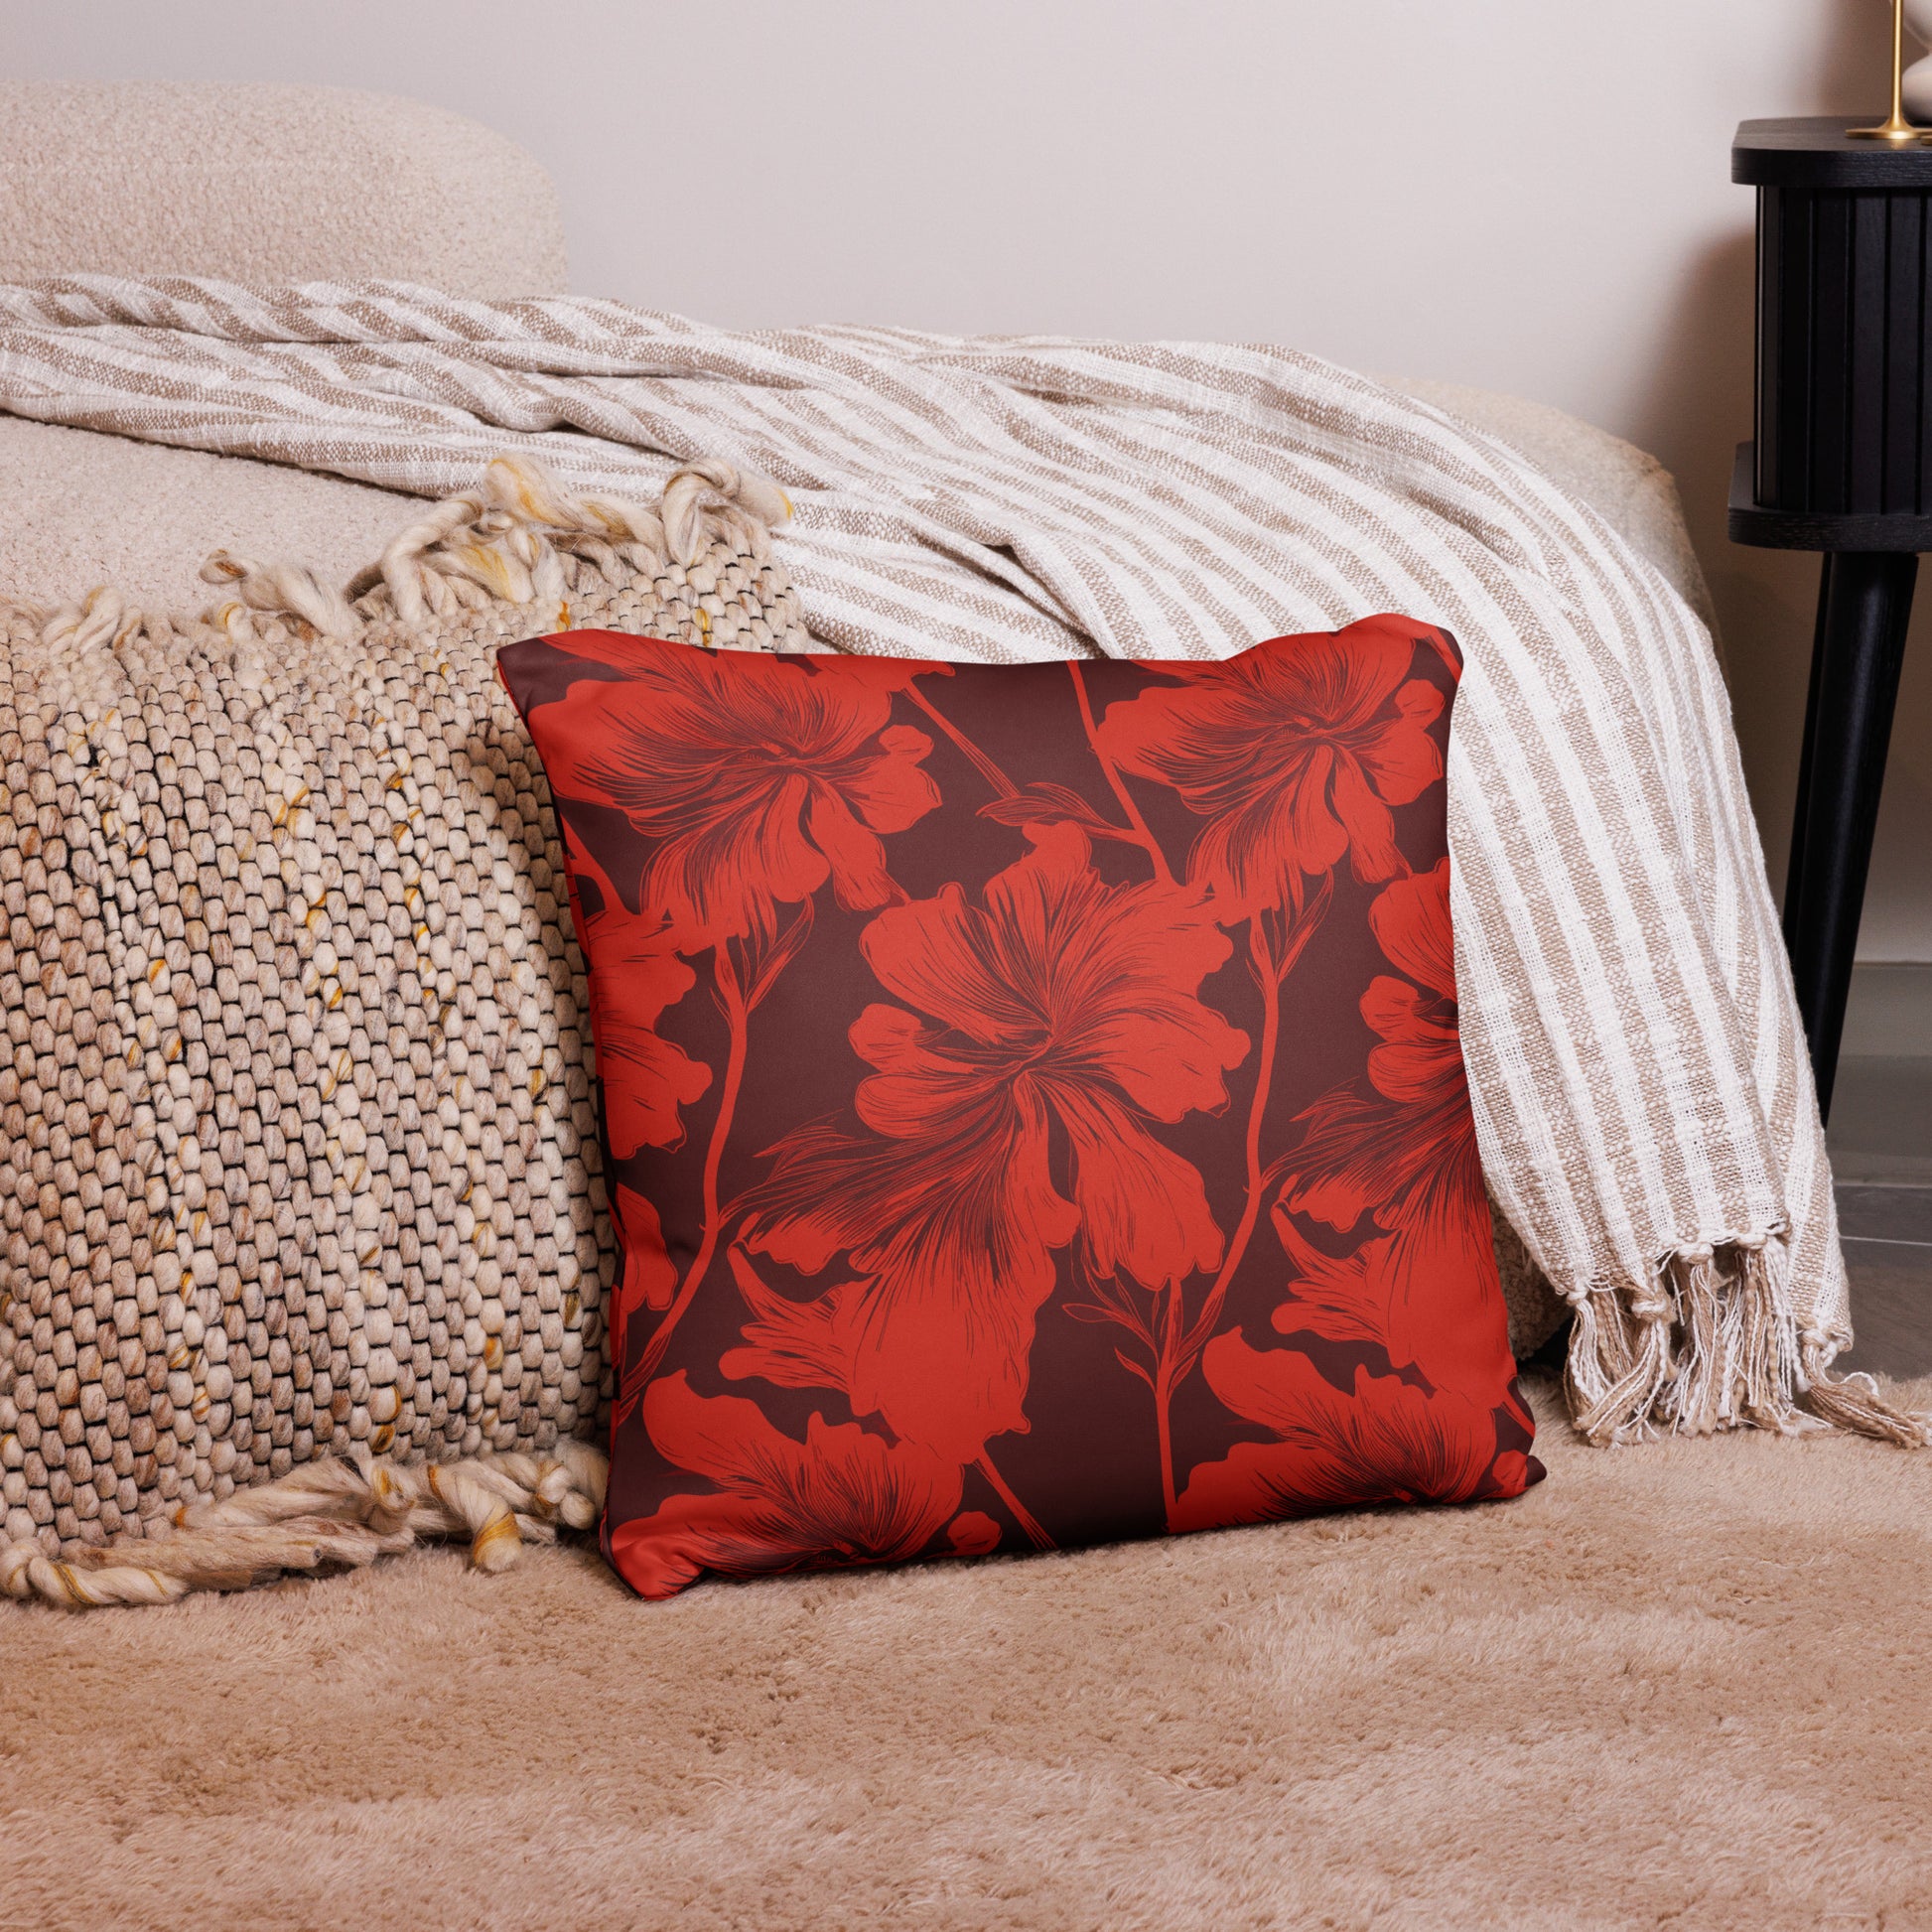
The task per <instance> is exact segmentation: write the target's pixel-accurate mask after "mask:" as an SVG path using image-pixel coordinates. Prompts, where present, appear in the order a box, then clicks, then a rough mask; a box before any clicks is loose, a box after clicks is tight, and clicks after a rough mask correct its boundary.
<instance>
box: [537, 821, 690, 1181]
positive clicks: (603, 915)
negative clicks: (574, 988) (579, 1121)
mask: <svg viewBox="0 0 1932 1932" xmlns="http://www.w3.org/2000/svg"><path fill="white" fill-rule="evenodd" d="M564 837H565V838H566V840H568V842H569V845H570V865H571V888H570V909H571V915H572V918H573V920H574V922H575V924H576V927H577V936H578V939H579V941H580V942H581V944H582V945H583V948H584V951H585V953H586V954H587V955H588V957H589V962H590V968H591V972H590V981H591V1039H592V1042H593V1044H594V1045H595V1047H596V1049H597V1074H598V1080H599V1082H600V1083H601V1084H602V1086H603V1088H604V1122H605V1132H606V1134H607V1135H608V1136H609V1138H610V1142H611V1152H612V1154H613V1156H614V1157H615V1158H616V1159H618V1160H620V1161H627V1160H629V1159H630V1157H631V1156H632V1155H633V1154H635V1153H636V1152H637V1150H638V1149H639V1148H640V1147H676V1146H678V1145H679V1144H680V1143H681V1142H682V1141H683V1139H684V1123H683V1121H682V1120H681V1119H680V1118H679V1115H678V1108H679V1107H680V1106H688V1105H689V1104H690V1103H691V1102H692V1101H694V1100H696V1099H697V1098H698V1096H699V1095H700V1094H702V1093H703V1092H704V1091H705V1089H706V1088H707V1087H709V1086H710V1085H711V1069H710V1067H708V1066H706V1065H704V1064H703V1063H702V1062H701V1061H698V1060H694V1059H692V1058H691V1056H690V1055H689V1054H688V1053H686V1052H685V1050H684V1049H683V1047H681V1046H678V1045H676V1044H674V1043H673V1042H672V1041H670V1040H668V1039H663V1038H661V1037H659V1035H658V1034H657V1031H656V1028H657V1022H658V1021H659V1019H661V1018H662V1017H663V1014H664V1011H665V1009H666V1008H667V1007H673V1006H675V1005H676V1004H677V1003H678V1001H680V1000H681V999H683V998H684V996H685V994H687V993H688V992H690V990H691V988H692V985H693V984H694V982H695V978H696V976H695V975H694V974H693V973H692V971H691V969H690V967H688V966H687V965H686V964H685V963H684V961H683V960H681V959H680V958H679V957H678V956H677V936H676V934H675V933H673V932H672V931H671V930H670V928H669V927H668V926H666V925H665V924H664V923H663V922H662V921H661V920H659V919H654V918H647V917H644V916H642V915H640V914H638V913H636V912H632V911H629V910H628V909H627V908H626V907H625V905H624V902H623V900H622V899H621V898H620V897H618V892H617V888H616V887H615V886H613V885H612V884H611V881H610V878H609V876H608V875H607V874H606V873H605V872H604V870H603V869H602V868H601V867H600V866H599V865H598V863H597V861H596V860H595V859H593V858H592V857H591V855H590V852H589V851H588V849H587V848H586V847H585V846H584V844H583V842H582V841H581V840H580V839H578V838H577V837H576V836H575V834H574V833H573V832H572V831H571V829H570V825H569V823H568V821H566V823H565V826H564ZM587 878H588V879H589V880H590V881H591V882H592V883H593V884H594V885H595V886H596V887H597V890H598V897H599V899H600V900H601V901H602V902H601V903H600V905H599V907H598V909H597V910H596V911H595V912H592V911H590V910H589V909H588V908H587V907H586V906H585V904H584V901H583V897H582V895H581V894H580V892H579V890H578V885H579V882H580V881H582V880H584V879H587Z"/></svg>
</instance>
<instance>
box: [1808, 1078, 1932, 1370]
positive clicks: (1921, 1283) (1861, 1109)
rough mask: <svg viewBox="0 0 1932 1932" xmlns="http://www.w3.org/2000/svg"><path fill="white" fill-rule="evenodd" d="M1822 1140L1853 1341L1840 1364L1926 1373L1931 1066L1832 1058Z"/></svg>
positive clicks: (1931, 1261) (1931, 1332) (1930, 1356)
mask: <svg viewBox="0 0 1932 1932" xmlns="http://www.w3.org/2000/svg"><path fill="white" fill-rule="evenodd" d="M1827 1139H1828V1140H1829V1141H1830V1143H1831V1149H1832V1167H1833V1171H1834V1173H1836V1174H1837V1176H1838V1207H1839V1219H1840V1224H1841V1227H1842V1229H1843V1232H1844V1237H1845V1265H1846V1267H1847V1268H1848V1269H1849V1270H1850V1271H1851V1275H1852V1324H1853V1326H1854V1328H1856V1330H1857V1331H1858V1337H1859V1339H1858V1345H1857V1346H1856V1347H1855V1348H1854V1349H1853V1350H1852V1352H1851V1353H1850V1354H1849V1355H1846V1356H1844V1357H1842V1358H1841V1360H1842V1365H1843V1366H1845V1367H1848V1368H1864V1369H1871V1370H1873V1371H1875V1372H1877V1373H1881V1374H1887V1375H1927V1374H1932V1059H1923V1058H1903V1057H1896V1058H1883V1059H1881V1058H1876V1057H1865V1056H1853V1057H1848V1058H1846V1059H1844V1060H1842V1061H1841V1062H1840V1063H1839V1072H1838V1089H1837V1092H1836V1094H1835V1096H1834V1098H1833V1101H1832V1124H1831V1129H1830V1131H1829V1133H1828V1135H1827Z"/></svg>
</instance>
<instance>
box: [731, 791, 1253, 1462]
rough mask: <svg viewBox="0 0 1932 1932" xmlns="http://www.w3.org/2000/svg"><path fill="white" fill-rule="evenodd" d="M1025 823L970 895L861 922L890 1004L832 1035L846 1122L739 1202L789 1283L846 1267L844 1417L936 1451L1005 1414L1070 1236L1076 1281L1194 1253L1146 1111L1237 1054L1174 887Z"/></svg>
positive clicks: (1215, 1238) (1242, 1041) (1206, 1235)
mask: <svg viewBox="0 0 1932 1932" xmlns="http://www.w3.org/2000/svg"><path fill="white" fill-rule="evenodd" d="M1034 836H1035V839H1036V844H1035V849H1034V850H1033V851H1032V852H1031V853H1030V854H1028V856H1027V857H1026V858H1024V859H1022V860H1021V861H1020V862H1019V863H1018V864H1016V865H1014V866H1011V867H1009V868H1008V869H1007V870H1006V871H1005V872H1003V873H1000V874H998V875H997V876H996V877H995V878H994V879H992V880H991V881H990V882H989V883H988V885H987V887H986V889H985V893H984V898H983V903H982V904H979V905H974V904H972V903H971V902H969V901H968V899H967V897H966V896H965V894H964V893H963V892H962V891H961V890H960V889H959V888H958V887H957V886H948V887H946V888H945V889H944V890H943V891H942V892H941V893H940V894H939V896H938V897H935V898H931V899H924V900H920V901H917V902H915V903H910V904H905V905H900V906H896V907H894V908H892V909H891V910H889V911H886V912H883V913H881V914H880V916H879V917H878V918H876V919H875V920H873V921H872V923H871V924H870V925H869V926H868V927H867V928H866V931H865V934H864V937H863V940H862V942H861V943H862V948H863V950H864V953H865V957H866V960H867V963H868V964H869V965H870V967H871V968H872V971H873V973H874V975H875V976H876V977H877V979H878V981H879V983H880V984H881V985H882V986H883V987H884V988H885V990H886V991H887V992H888V993H890V994H892V995H894V996H895V997H896V998H897V999H898V1000H900V1001H902V1002H903V1003H904V1004H902V1005H898V1006H887V1005H876V1006H871V1007H868V1008H867V1009H866V1010H865V1012H864V1013H863V1014H862V1015H861V1016H860V1018H859V1021H858V1023H857V1024H856V1025H855V1026H854V1027H853V1029H852V1032H851V1041H852V1045H853V1048H854V1049H855V1051H856V1052H857V1053H858V1054H859V1057H860V1058H861V1059H862V1060H864V1061H865V1062H866V1063H867V1064H868V1065H869V1066H871V1067H872V1068H873V1069H874V1070H873V1072H872V1073H871V1074H870V1075H869V1076H868V1077H867V1078H865V1079H864V1080H862V1081H861V1082H860V1084H859V1088H858V1093H857V1096H856V1103H855V1104H856V1111H857V1114H858V1120H859V1125H860V1127H861V1128H862V1129H863V1130H864V1131H860V1132H855V1131H853V1129H852V1128H851V1127H849V1126H847V1125H844V1124H841V1123H838V1122H836V1121H821V1122H818V1123H815V1124H813V1125H812V1126H810V1127H807V1128H805V1129H802V1130H800V1131H799V1132H797V1133H794V1134H793V1135H791V1136H789V1137H788V1138H787V1139H786V1140H784V1141H783V1142H781V1143H780V1144H779V1145H778V1146H777V1147H776V1148H775V1149H774V1150H773V1155H774V1169H773V1172H772V1173H771V1175H770V1177H769V1178H768V1179H767V1180H766V1181H765V1182H763V1183H762V1184H761V1185H759V1187H758V1188H756V1189H755V1190H754V1191H753V1193H752V1194H751V1195H750V1196H749V1197H748V1199H747V1201H746V1203H745V1205H746V1207H747V1209H748V1219H747V1231H746V1236H745V1239H746V1242H747V1245H748V1246H750V1247H751V1248H753V1249H755V1250H759V1251H761V1252H763V1253H767V1254H770V1255H772V1256H774V1257H776V1258H777V1259H778V1260H780V1261H783V1262H786V1263H789V1264H790V1265H791V1266H793V1267H796V1268H798V1269H800V1270H801V1271H802V1272H804V1273H806V1274H816V1273H818V1272H819V1271H820V1270H821V1269H823V1268H824V1267H825V1266H826V1265H827V1263H828V1262H830V1260H831V1259H832V1257H833V1256H834V1255H837V1254H840V1253H844V1254H847V1255H849V1257H850V1259H851V1262H852V1265H853V1268H854V1270H855V1272H856V1273H857V1274H858V1275H859V1276H860V1277H861V1278H862V1281H863V1287H861V1286H860V1285H859V1284H858V1283H855V1284H853V1285H851V1286H850V1287H848V1288H847V1289H846V1290H844V1291H843V1292H842V1293H843V1298H844V1299H843V1300H842V1303H841V1321H840V1324H839V1325H840V1330H841V1333H842V1334H843V1335H844V1336H845V1337H846V1342H845V1345H846V1346H847V1347H848V1350H849V1360H850V1365H851V1366H850V1374H851V1381H850V1384H849V1386H848V1388H847V1391H846V1393H847V1394H848V1396H849V1397H850V1400H851V1403H852V1406H853V1409H854V1410H855V1411H856V1412H857V1413H859V1414H872V1413H878V1414H879V1415H881V1416H883V1417H884V1418H885V1420H886V1422H887V1423H888V1424H889V1426H890V1427H891V1428H892V1429H893V1431H894V1432H895V1434H897V1435H898V1436H902V1437H905V1438H908V1439H910V1440H913V1441H918V1442H924V1443H928V1444H930V1445H932V1446H934V1447H935V1448H938V1449H944V1450H945V1451H946V1452H947V1453H948V1454H951V1455H954V1456H957V1457H958V1458H960V1459H961V1460H967V1459H971V1458H972V1457H974V1456H975V1455H977V1454H978V1452H979V1450H980V1449H981V1448H982V1447H983V1446H984V1444H985V1443H986V1442H987V1441H989V1440H990V1439H991V1438H992V1437H995V1436H998V1435H1001V1434H1004V1433H1006V1432H1007V1431H1009V1430H1024V1429H1025V1428H1026V1427H1027V1419H1026V1415H1025V1411H1024V1407H1023V1404H1024V1398H1025V1393H1026V1384H1027V1357H1028V1352H1029V1349H1030V1346H1031V1343H1032V1338H1033V1327H1034V1319H1035V1312H1036V1311H1037V1310H1038V1308H1039V1305H1040V1304H1041V1302H1042V1301H1044V1299H1045V1298H1046V1296H1047V1295H1048V1294H1049V1293H1050V1292H1051V1290H1052V1287H1053V1282H1054V1272H1055V1271H1054V1263H1053V1251H1054V1250H1055V1249H1058V1248H1062V1247H1064V1246H1066V1245H1067V1243H1069V1242H1070V1241H1071V1240H1072V1239H1073V1238H1074V1235H1075V1233H1076V1232H1077V1233H1078V1234H1079V1235H1080V1237H1081V1240H1082V1243H1083V1247H1084V1250H1085V1257H1086V1260H1087V1264H1088V1266H1089V1267H1090V1268H1092V1269H1093V1270H1094V1271H1095V1272H1096V1273H1098V1274H1101V1275H1112V1274H1114V1273H1115V1272H1116V1271H1125V1272H1126V1273H1127V1274H1129V1275H1131V1276H1132V1277H1133V1278H1134V1279H1135V1280H1136V1281H1139V1282H1141V1283H1142V1284H1144V1285H1146V1286H1149V1287H1158V1286H1161V1285H1164V1284H1167V1283H1170V1282H1173V1281H1175V1280H1178V1279H1180V1278H1181V1277H1183V1276H1185V1275H1187V1274H1189V1273H1190V1272H1192V1271H1193V1270H1195V1269H1200V1268H1211V1267H1213V1266H1214V1265H1215V1263H1216V1262H1217V1261H1218V1260H1219V1258H1220V1254H1221V1248H1222V1237H1221V1231H1220V1229H1219V1227H1218V1226H1217V1225H1216V1223H1215V1220H1214V1216H1213V1214H1212V1212H1211V1211H1210V1209H1209V1207H1208V1203H1207V1198H1206V1194H1205V1192H1204V1190H1203V1188H1202V1185H1201V1179H1200V1175H1199V1174H1198V1173H1196V1172H1195V1170H1194V1169H1193V1168H1192V1167H1191V1166H1189V1165H1188V1163H1187V1162H1186V1161H1185V1160H1183V1159H1182V1158H1181V1157H1180V1156H1178V1155H1177V1154H1175V1153H1174V1152H1173V1151H1172V1150H1171V1149H1170V1148H1168V1147H1167V1146H1165V1145H1164V1144H1163V1143H1162V1142H1161V1141H1160V1140H1158V1139H1156V1138H1155V1136H1154V1135H1153V1134H1152V1133H1150V1132H1149V1129H1148V1124H1147V1123H1148V1122H1150V1121H1156V1122H1173V1121H1178V1120H1179V1119H1181V1118H1182V1117H1183V1115H1185V1114H1187V1113H1189V1112H1190V1111H1194V1110H1201V1111H1205V1112H1210V1113H1211V1112H1216V1111H1218V1110H1220V1109H1221V1108H1223V1107H1224V1106H1225V1105H1226V1103H1227V1089H1226V1085H1225V1082H1224V1075H1225V1074H1226V1072H1227V1071H1228V1070H1229V1069H1230V1068H1232V1067H1234V1066H1237V1065H1238V1064H1239V1063H1240V1062H1241V1060H1242V1058H1243V1057H1244V1056H1245V1054H1246V1052H1247V1049H1248V1040H1247V1035H1245V1034H1243V1033H1241V1032H1239V1031H1237V1030H1236V1029H1235V1028H1233V1027H1231V1026H1230V1025H1229V1024H1228V1023H1227V1022H1226V1021H1225V1020H1224V1019H1222V1018H1221V1016H1220V1015H1219V1014H1217V1013H1215V1012H1214V1011H1213V1010H1212V1009H1211V1008H1210V1007H1208V1006H1206V1005H1204V1004H1203V1003H1202V1002H1201V1000H1200V999H1199V997H1198V990H1199V987H1200V983H1201V981H1202V980H1203V979H1204V978H1205V977H1206V976H1207V975H1208V974H1209V973H1211V972H1213V971H1215V970H1216V969H1217V968H1218V967H1219V966H1220V965H1221V964H1222V963H1223V962H1224V961H1225V960H1226V958H1227V957H1228V953H1229V950H1230V948H1229V942H1228V940H1227V938H1226V937H1225V935H1224V934H1223V933H1222V932H1221V931H1220V929H1219V927H1218V926H1217V925H1216V923H1215V921H1214V919H1213V917H1212V916H1211V913H1210V912H1209V909H1208V907H1207V906H1206V904H1205V902H1204V900H1203V898H1202V897H1201V896H1200V895H1199V894H1198V893H1196V892H1194V891H1192V890H1190V889H1188V888H1185V887H1180V886H1175V885H1173V884H1144V885H1135V886H1109V885H1108V884H1106V883H1105V882H1104V881H1103V880H1102V879H1101V877H1100V875H1099V874H1098V873H1097V872H1096V871H1095V870H1094V868H1093V866H1092V863H1091V857H1090V849H1089V846H1088V843H1087V840H1086V837H1085V835H1084V834H1083V833H1082V832H1081V831H1080V830H1079V829H1078V828H1077V827H1074V826H1070V825H1056V826H1051V827H1042V828H1035V833H1034ZM1055 1131H1057V1133H1058V1134H1059V1135H1062V1136H1063V1137H1064V1141H1065V1146H1066V1159H1065V1172H1064V1173H1063V1174H1056V1173H1055V1172H1054V1162H1053V1158H1052V1149H1053V1138H1054V1132H1055ZM762 1318H763V1319H765V1320H766V1321H767V1322H769V1321H770V1320H771V1319H772V1312H771V1311H765V1312H764V1314H763V1316H762ZM803 1318H804V1317H800V1319H803Z"/></svg>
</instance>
